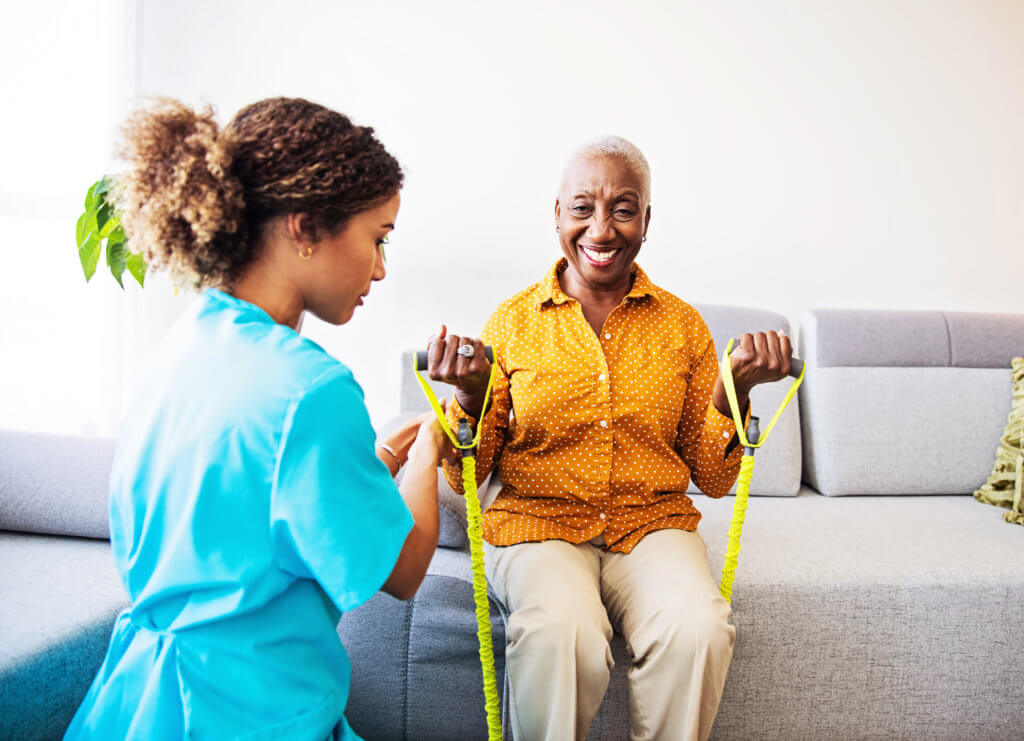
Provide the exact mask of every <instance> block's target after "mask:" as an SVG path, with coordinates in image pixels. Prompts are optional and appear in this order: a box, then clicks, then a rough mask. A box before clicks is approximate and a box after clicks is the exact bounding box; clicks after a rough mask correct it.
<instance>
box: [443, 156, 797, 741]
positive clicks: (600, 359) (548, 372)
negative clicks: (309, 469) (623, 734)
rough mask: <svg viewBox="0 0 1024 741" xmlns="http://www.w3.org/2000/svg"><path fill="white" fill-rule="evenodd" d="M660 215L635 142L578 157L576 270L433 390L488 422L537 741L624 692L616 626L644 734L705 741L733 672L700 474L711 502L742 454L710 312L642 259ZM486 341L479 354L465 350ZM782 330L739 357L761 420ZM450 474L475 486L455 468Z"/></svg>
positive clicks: (501, 543)
mask: <svg viewBox="0 0 1024 741" xmlns="http://www.w3.org/2000/svg"><path fill="white" fill-rule="evenodd" d="M650 220H651V207H650V170H649V167H648V164H647V161H646V159H645V158H644V156H643V154H642V153H641V152H640V151H639V150H638V149H637V148H636V147H635V146H634V145H632V144H631V143H629V142H628V141H626V140H624V139H621V138H618V137H605V138H603V139H600V140H597V141H596V142H593V143H591V144H589V145H587V146H585V147H583V148H582V149H581V150H579V151H578V152H577V153H576V154H575V155H574V156H573V157H572V158H571V160H570V161H569V163H568V165H567V166H566V168H565V173H564V177H563V179H562V184H561V188H560V191H559V194H558V198H557V200H556V201H555V224H556V225H555V231H556V232H557V233H558V235H559V242H560V245H561V248H562V253H563V257H562V258H561V259H560V260H559V261H558V262H557V263H556V264H555V265H554V266H553V267H552V268H551V269H550V270H548V272H547V274H546V275H545V276H544V277H543V278H542V279H541V280H540V281H539V282H538V283H536V284H534V285H533V286H530V287H529V288H527V289H526V290H524V291H521V292H520V293H517V294H516V295H515V296H513V297H512V298H510V299H508V300H507V301H505V302H504V303H502V304H501V306H499V307H498V309H497V311H495V312H494V314H493V315H492V316H491V318H490V320H489V321H488V322H487V326H486V328H485V329H484V331H483V334H482V337H481V339H471V338H464V337H459V336H456V335H449V334H446V332H445V331H444V330H442V332H441V335H440V336H439V337H437V338H434V339H433V341H432V342H431V345H430V375H431V377H432V378H434V379H435V380H443V381H447V382H449V383H452V384H454V385H455V386H456V387H457V391H456V394H455V402H454V403H453V404H452V405H451V407H450V408H449V412H448V413H449V421H450V422H452V423H457V422H458V420H459V418H460V417H466V418H469V419H470V421H471V422H472V423H473V424H476V423H477V420H478V418H480V416H481V413H483V412H484V410H483V408H482V407H483V403H484V398H483V397H484V391H485V388H486V384H487V379H488V377H489V374H490V364H489V363H488V362H487V360H486V358H485V357H484V353H483V344H484V343H486V344H490V345H493V346H494V349H495V353H496V356H495V361H496V362H497V364H498V370H499V373H498V374H497V380H496V383H495V387H494V392H493V403H492V404H491V406H490V408H489V409H487V410H486V412H485V413H483V417H482V420H481V421H480V423H481V424H483V426H484V428H483V432H482V435H481V443H480V448H479V451H478V457H477V466H478V468H477V471H478V476H479V479H480V482H483V481H484V480H485V479H486V478H487V476H488V475H489V474H490V473H491V471H492V470H494V469H495V467H496V468H497V473H498V476H499V478H500V480H501V481H502V482H503V486H502V488H501V491H500V493H499V494H498V495H497V497H496V499H495V500H494V502H493V504H491V505H490V507H489V508H488V509H487V511H486V513H485V514H484V518H483V528H484V538H485V539H486V541H487V542H488V544H489V545H488V550H487V571H488V578H489V580H490V583H491V585H492V587H493V588H494V590H495V591H496V592H497V594H498V595H499V597H500V598H501V599H502V600H503V601H504V602H505V604H506V605H507V607H508V609H509V611H510V612H511V616H510V618H509V624H508V649H507V657H506V659H507V666H508V670H509V672H510V677H511V689H512V703H513V707H512V719H513V724H514V727H515V731H516V737H517V738H521V739H528V740H530V739H558V740H559V741H561V740H563V739H571V738H577V739H582V738H585V737H586V735H587V732H588V730H589V728H590V723H591V721H592V720H593V717H594V715H595V714H596V712H597V709H598V707H599V706H600V704H601V700H602V698H603V697H604V693H605V690H606V688H607V686H608V681H609V677H610V670H611V668H612V655H611V650H610V648H609V640H610V639H611V637H612V625H615V626H616V627H618V628H619V629H620V630H621V632H622V634H623V635H624V636H625V639H626V641H627V643H628V645H629V649H630V652H631V655H632V661H633V664H632V667H631V668H630V670H629V682H630V691H631V718H630V723H631V727H632V737H633V738H637V739H638V738H645V739H646V738H657V739H683V738H686V739H696V738H699V739H704V738H706V737H707V736H708V735H709V733H710V731H711V726H712V723H713V722H714V718H715V713H716V712H717V709H718V704H719V701H720V699H721V696H722V690H723V687H724V685H725V677H726V673H727V671H728V668H729V662H730V660H731V658H732V650H733V643H734V640H735V628H734V627H733V626H732V625H731V624H730V623H729V618H730V614H731V613H730V608H729V605H728V604H727V603H726V601H725V600H724V599H723V598H722V597H721V596H720V595H719V593H718V589H717V587H716V585H715V583H714V581H713V580H712V578H711V574H710V572H709V569H708V564H707V559H706V546H705V544H704V541H703V539H702V538H701V536H700V535H699V534H698V533H697V523H698V522H699V521H700V517H701V516H700V513H699V512H698V511H697V509H696V508H695V507H694V505H693V502H692V500H691V499H690V498H689V497H688V496H687V495H686V494H685V493H684V492H685V491H686V489H687V486H688V485H689V483H690V479H691V477H692V478H693V480H694V481H695V482H696V484H697V485H698V486H699V487H700V489H701V490H702V491H703V492H704V493H705V494H707V495H708V496H711V497H716V498H717V497H722V496H724V495H725V494H726V493H727V492H728V491H729V489H730V487H731V486H732V484H733V483H734V482H735V480H736V476H737V474H738V472H739V465H740V458H741V456H742V449H741V447H740V446H739V445H738V440H737V438H736V435H735V429H734V425H733V422H732V420H731V417H730V415H729V409H728V402H727V400H726V395H725V390H724V388H723V386H722V382H721V380H720V379H718V367H717V362H716V353H715V346H714V342H713V341H712V339H711V335H710V333H709V332H708V328H707V326H706V324H705V323H704V320H703V319H702V318H701V316H700V314H698V313H697V311H696V310H695V309H694V308H693V307H692V306H690V305H689V304H687V303H685V302H684V301H682V300H680V299H679V298H677V297H676V296H674V295H672V294H671V293H669V292H668V291H665V290H663V289H661V288H659V287H658V286H656V285H655V284H654V283H652V282H651V281H650V279H649V278H648V277H647V275H646V274H645V273H644V271H643V270H641V269H640V266H639V265H637V264H635V262H634V260H635V258H636V256H637V254H638V253H639V252H640V248H641V246H642V244H643V242H644V241H645V240H646V233H647V227H648V225H649V224H650ZM466 345H471V346H472V347H473V348H474V350H475V352H473V353H469V352H468V351H467V350H465V349H464V350H463V351H462V353H460V352H459V351H458V349H459V347H460V346H463V347H464V346H466ZM791 354H792V348H791V346H790V342H789V340H788V339H787V338H786V337H785V336H784V335H779V334H776V333H774V332H771V333H758V334H754V335H750V334H747V335H744V336H743V337H742V338H741V342H740V348H739V350H738V351H737V352H736V353H735V354H734V355H733V361H732V366H733V373H734V376H735V380H736V390H737V395H738V398H739V401H740V405H741V407H742V408H743V409H744V414H746V415H748V416H749V408H748V407H749V404H748V403H747V399H748V394H749V391H750V389H751V387H753V386H754V385H755V384H758V383H764V382H769V381H775V380H778V379H780V378H782V377H784V376H785V375H786V373H787V372H788V371H789V359H790V356H791ZM445 475H446V477H447V479H448V481H449V483H450V484H451V485H452V487H453V488H454V489H456V490H457V491H461V481H462V477H461V471H460V470H459V467H458V463H457V462H449V463H446V465H445Z"/></svg>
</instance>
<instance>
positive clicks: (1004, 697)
mask: <svg viewBox="0 0 1024 741" xmlns="http://www.w3.org/2000/svg"><path fill="white" fill-rule="evenodd" d="M754 478H755V480H756V478H757V470H756V468H755V470H754ZM732 501H733V499H732V498H731V497H727V498H724V499H721V500H715V501H708V500H703V501H698V506H699V507H700V508H701V511H702V512H703V513H704V519H703V520H702V522H701V523H700V526H699V532H700V533H701V534H702V535H703V537H704V539H705V541H706V542H707V543H708V559H709V563H710V565H711V570H712V574H713V576H714V577H715V580H716V581H717V580H718V579H719V577H720V575H721V568H722V560H723V555H724V552H725V546H726V541H727V529H728V523H729V519H730V516H731V507H732ZM742 546H743V547H742V551H741V553H740V559H739V567H738V569H737V572H736V583H735V586H734V589H733V622H734V624H735V625H736V628H737V644H736V650H735V655H734V658H733V663H732V668H731V669H730V672H729V678H728V680H727V683H726V689H725V695H724V697H723V700H722V705H721V708H720V713H719V717H718V720H717V722H716V725H715V732H714V737H715V738H722V739H726V738H750V737H755V736H756V737H757V738H763V739H766V738H772V739H776V738H777V739H783V738H785V739H820V738H850V737H853V736H856V737H858V738H870V737H874V738H881V737H886V738H907V739H925V738H940V737H941V738H1007V739H1009V738H1016V737H1019V734H1020V729H1021V728H1024V705H1022V704H1021V703H1020V693H1019V692H1017V691H1013V690H1011V688H1019V687H1020V684H1021V677H1024V653H1021V651H1020V646H1019V639H1018V636H1017V635H1016V634H1015V633H1014V632H1013V631H1012V629H1010V628H1009V626H1019V625H1022V624H1024V570H1022V569H1021V568H1020V565H1021V564H1022V563H1024V537H1021V531H1020V529H1019V528H1012V527H1008V526H1007V525H1006V523H1004V522H1003V521H1002V518H1001V517H1000V516H999V512H997V511H995V510H993V509H992V508H989V507H982V506H980V505H979V504H978V502H976V501H974V499H973V498H972V497H966V496H931V497H926V498H920V497H912V496H886V497H845V498H841V499H836V498H830V497H823V496H820V495H819V494H817V493H815V492H813V491H810V490H807V489H805V490H803V491H802V492H801V494H800V495H799V496H798V497H796V498H795V499H785V500H783V499H757V500H751V502H750V506H749V509H748V510H747V515H746V522H745V526H744V532H743V538H742ZM755 729H757V730H756V732H755ZM853 729H856V731H855V732H854V730H853Z"/></svg>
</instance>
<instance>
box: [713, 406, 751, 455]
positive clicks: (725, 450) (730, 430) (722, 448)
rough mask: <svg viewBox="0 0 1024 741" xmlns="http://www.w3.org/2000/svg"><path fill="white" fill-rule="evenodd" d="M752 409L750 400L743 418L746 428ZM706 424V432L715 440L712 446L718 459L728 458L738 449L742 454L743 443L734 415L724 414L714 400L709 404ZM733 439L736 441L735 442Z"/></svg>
mask: <svg viewBox="0 0 1024 741" xmlns="http://www.w3.org/2000/svg"><path fill="white" fill-rule="evenodd" d="M750 409H751V405H750V403H749V402H748V403H747V413H746V416H745V417H744V419H743V427H744V429H746V428H747V426H748V425H749V424H750V417H751V414H750ZM704 424H705V428H704V434H705V435H707V436H708V437H709V439H710V440H713V441H714V443H713V444H712V445H711V447H712V449H713V451H714V452H716V453H717V455H718V460H726V459H727V458H730V457H732V456H734V455H735V454H736V451H739V453H740V455H741V456H742V454H743V445H742V444H740V442H739V436H738V435H737V434H736V423H735V422H733V419H732V415H725V414H722V413H721V412H720V411H718V407H716V406H715V405H714V402H712V403H710V404H708V413H707V417H706V418H705V422H704ZM733 440H735V441H736V442H735V443H733ZM730 446H731V448H730Z"/></svg>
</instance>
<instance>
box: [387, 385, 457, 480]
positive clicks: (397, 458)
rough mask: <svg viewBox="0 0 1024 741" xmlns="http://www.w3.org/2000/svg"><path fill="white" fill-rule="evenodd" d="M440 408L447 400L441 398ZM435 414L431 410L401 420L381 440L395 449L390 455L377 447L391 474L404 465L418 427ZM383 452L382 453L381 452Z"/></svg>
mask: <svg viewBox="0 0 1024 741" xmlns="http://www.w3.org/2000/svg"><path fill="white" fill-rule="evenodd" d="M441 408H442V409H446V408H447V401H446V400H445V399H441ZM436 418H437V416H436V415H435V414H434V412H433V411H429V412H424V413H423V414H420V415H419V416H417V417H413V418H412V419H410V420H409V421H408V422H403V423H402V424H401V425H400V426H399V427H397V428H395V430H394V431H393V432H392V433H391V434H390V435H388V436H387V437H386V438H384V439H383V440H382V441H381V442H384V443H386V444H387V445H388V447H390V448H391V449H392V450H394V451H395V455H391V453H389V452H388V451H387V450H384V449H383V448H380V447H378V448H377V451H378V456H379V457H380V459H381V460H383V461H384V463H385V464H387V467H388V469H389V470H391V475H392V476H394V475H395V474H397V473H398V470H399V469H400V468H401V467H402V466H403V465H405V462H406V461H407V460H408V459H409V449H410V448H412V445H413V443H415V442H416V436H417V435H418V434H419V431H420V427H421V426H422V425H423V423H424V422H427V421H429V420H432V419H436ZM382 452H383V455H381V453H382Z"/></svg>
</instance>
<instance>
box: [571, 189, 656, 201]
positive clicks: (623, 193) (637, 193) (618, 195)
mask: <svg viewBox="0 0 1024 741" xmlns="http://www.w3.org/2000/svg"><path fill="white" fill-rule="evenodd" d="M580 196H587V197H589V198H593V197H594V194H593V193H591V192H590V191H589V190H578V191H576V193H575V194H573V198H579V197H580ZM625 196H633V197H634V198H637V199H639V198H640V191H638V190H636V189H634V188H625V189H623V190H620V191H619V192H618V193H616V194H615V198H616V199H619V198H623V197H625Z"/></svg>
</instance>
